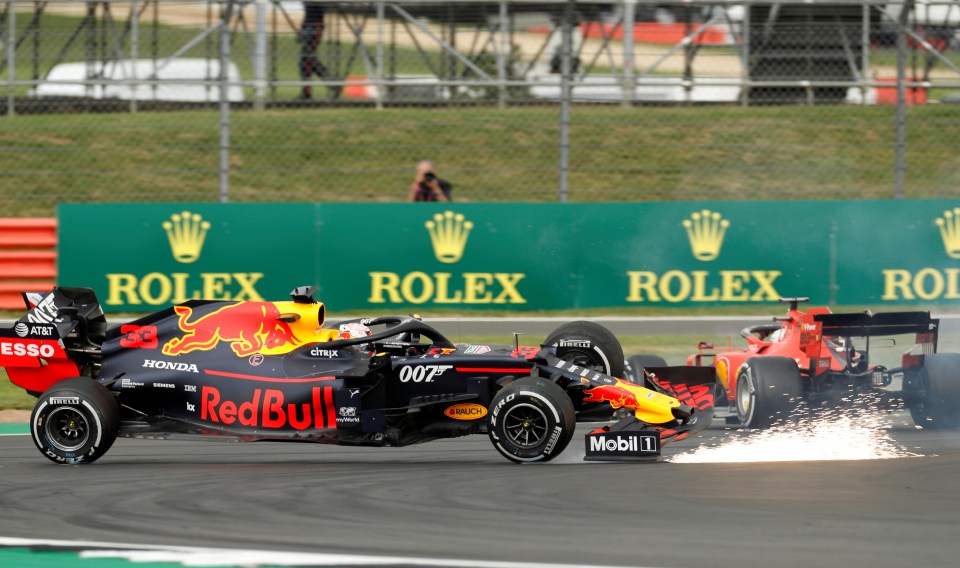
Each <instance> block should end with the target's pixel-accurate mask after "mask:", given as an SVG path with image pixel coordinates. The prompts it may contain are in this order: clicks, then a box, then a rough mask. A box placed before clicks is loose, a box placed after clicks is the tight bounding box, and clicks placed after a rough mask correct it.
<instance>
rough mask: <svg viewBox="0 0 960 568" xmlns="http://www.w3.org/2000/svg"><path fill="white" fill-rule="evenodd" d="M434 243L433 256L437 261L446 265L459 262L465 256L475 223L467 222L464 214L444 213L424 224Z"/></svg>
mask: <svg viewBox="0 0 960 568" xmlns="http://www.w3.org/2000/svg"><path fill="white" fill-rule="evenodd" d="M424 226H425V227H426V228H427V232H428V233H430V241H431V242H432V243H433V254H434V255H435V256H436V257H437V260H439V261H440V262H445V263H452V262H457V261H458V260H460V258H461V257H462V256H463V249H464V247H466V246H467V237H469V236H470V230H471V229H473V223H471V222H470V221H465V220H464V217H463V214H462V213H454V212H453V211H444V212H443V213H437V214H436V215H434V216H433V219H432V220H430V221H427V222H426V223H424Z"/></svg>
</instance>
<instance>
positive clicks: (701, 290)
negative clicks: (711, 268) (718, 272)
mask: <svg viewBox="0 0 960 568" xmlns="http://www.w3.org/2000/svg"><path fill="white" fill-rule="evenodd" d="M690 274H693V297H692V298H690V301H691V302H715V301H717V299H718V298H719V297H720V294H719V291H718V290H717V289H716V288H711V290H710V295H709V296H707V295H706V291H707V276H709V274H710V273H709V272H707V271H706V270H694V271H693V272H691V273H690Z"/></svg>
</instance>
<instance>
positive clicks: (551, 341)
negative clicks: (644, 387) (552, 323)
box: [543, 321, 625, 378]
mask: <svg viewBox="0 0 960 568" xmlns="http://www.w3.org/2000/svg"><path fill="white" fill-rule="evenodd" d="M543 344H544V345H551V346H554V347H556V348H557V357H559V358H561V359H563V360H564V361H569V362H572V363H575V364H577V365H579V366H581V367H586V368H588V369H593V370H596V371H600V372H603V373H606V374H608V375H612V376H614V377H618V378H624V374H625V365H624V360H623V347H622V346H621V345H620V340H618V339H617V337H616V336H615V335H614V334H613V333H612V332H611V331H610V330H609V329H607V328H605V327H603V326H602V325H600V324H596V323H593V322H591V321H572V322H569V323H565V324H563V325H561V326H560V327H558V328H557V329H555V330H553V333H551V334H550V335H548V336H547V339H546V340H544V342H543Z"/></svg>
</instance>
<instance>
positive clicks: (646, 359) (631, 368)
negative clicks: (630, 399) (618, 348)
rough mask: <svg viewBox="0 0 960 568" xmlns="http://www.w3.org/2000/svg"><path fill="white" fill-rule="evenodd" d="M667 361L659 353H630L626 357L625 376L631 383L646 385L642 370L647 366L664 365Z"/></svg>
mask: <svg viewBox="0 0 960 568" xmlns="http://www.w3.org/2000/svg"><path fill="white" fill-rule="evenodd" d="M666 366H667V361H666V360H665V359H664V358H663V357H661V356H659V355H631V356H630V357H628V358H627V368H626V375H627V376H626V377H624V378H626V379H627V380H628V381H630V382H631V383H634V384H637V385H640V386H642V387H646V386H648V385H647V381H646V379H645V377H644V375H643V370H644V369H645V368H647V367H666Z"/></svg>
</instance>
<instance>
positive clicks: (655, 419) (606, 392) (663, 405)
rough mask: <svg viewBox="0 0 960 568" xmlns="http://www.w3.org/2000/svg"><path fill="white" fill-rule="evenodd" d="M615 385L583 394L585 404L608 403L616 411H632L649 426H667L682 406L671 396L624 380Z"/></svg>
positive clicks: (601, 387) (603, 385)
mask: <svg viewBox="0 0 960 568" xmlns="http://www.w3.org/2000/svg"><path fill="white" fill-rule="evenodd" d="M616 381H617V382H616V383H615V384H611V385H607V384H601V385H598V386H595V387H593V388H590V389H586V390H584V391H583V393H584V394H585V395H587V396H586V398H584V399H583V402H607V403H609V404H610V406H612V407H613V408H614V409H617V408H627V409H629V410H632V411H633V413H634V416H636V417H637V419H639V420H642V421H644V422H647V423H648V424H665V423H667V422H671V421H672V420H673V419H674V418H673V412H672V409H673V408H674V407H677V406H680V401H678V400H677V399H676V398H673V397H671V396H667V395H665V394H662V393H659V392H656V391H653V390H650V389H648V388H645V387H641V386H640V385H635V384H633V383H631V382H627V381H624V380H622V379H616Z"/></svg>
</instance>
